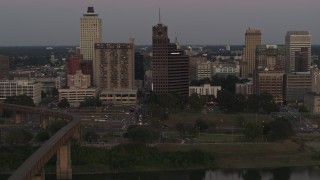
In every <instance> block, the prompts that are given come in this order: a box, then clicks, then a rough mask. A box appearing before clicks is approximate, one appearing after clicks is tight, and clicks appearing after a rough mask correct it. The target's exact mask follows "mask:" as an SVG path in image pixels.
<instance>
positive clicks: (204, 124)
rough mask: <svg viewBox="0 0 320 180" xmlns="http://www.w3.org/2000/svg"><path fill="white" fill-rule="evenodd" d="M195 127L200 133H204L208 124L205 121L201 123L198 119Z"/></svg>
mask: <svg viewBox="0 0 320 180" xmlns="http://www.w3.org/2000/svg"><path fill="white" fill-rule="evenodd" d="M195 126H196V127H197V128H199V130H200V131H205V130H207V129H208V128H209V126H208V124H207V123H206V122H205V121H203V120H202V119H198V120H197V121H196V124H195Z"/></svg>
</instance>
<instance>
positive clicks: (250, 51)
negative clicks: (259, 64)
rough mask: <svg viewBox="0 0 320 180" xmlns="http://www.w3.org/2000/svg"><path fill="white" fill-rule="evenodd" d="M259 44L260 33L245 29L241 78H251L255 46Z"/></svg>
mask: <svg viewBox="0 0 320 180" xmlns="http://www.w3.org/2000/svg"><path fill="white" fill-rule="evenodd" d="M260 44H261V31H260V30H258V29H251V28H249V29H247V30H246V34H245V47H244V48H243V56H242V64H241V77H243V78H246V77H252V76H253V70H254V68H255V62H256V58H255V55H256V46H257V45H260Z"/></svg>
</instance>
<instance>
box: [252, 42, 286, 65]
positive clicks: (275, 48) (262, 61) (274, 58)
mask: <svg viewBox="0 0 320 180" xmlns="http://www.w3.org/2000/svg"><path fill="white" fill-rule="evenodd" d="M285 53H286V52H285V46H282V45H257V46H256V66H255V69H254V70H258V69H259V70H261V69H267V70H268V71H284V68H285V58H286V55H285Z"/></svg>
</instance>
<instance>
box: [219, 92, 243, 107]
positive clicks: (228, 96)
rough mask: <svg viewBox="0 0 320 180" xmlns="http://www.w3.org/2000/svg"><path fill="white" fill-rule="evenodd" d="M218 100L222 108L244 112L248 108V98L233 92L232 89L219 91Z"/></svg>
mask: <svg viewBox="0 0 320 180" xmlns="http://www.w3.org/2000/svg"><path fill="white" fill-rule="evenodd" d="M217 101H218V103H219V106H220V109H222V110H224V111H229V112H242V111H244V110H245V108H246V98H245V96H244V95H242V94H236V95H235V94H233V93H231V92H230V91H225V90H222V91H219V92H218V97H217Z"/></svg>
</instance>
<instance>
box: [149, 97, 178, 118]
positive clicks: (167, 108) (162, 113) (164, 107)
mask: <svg viewBox="0 0 320 180" xmlns="http://www.w3.org/2000/svg"><path fill="white" fill-rule="evenodd" d="M145 103H146V104H147V106H148V108H149V111H151V112H152V116H153V117H158V118H161V119H162V120H165V119H168V118H169V114H170V113H171V112H178V111H180V110H182V109H183V108H184V99H183V97H182V96H181V95H180V94H178V93H163V94H150V95H149V96H148V97H147V98H146V101H145Z"/></svg>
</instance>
